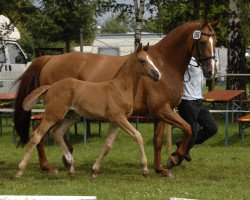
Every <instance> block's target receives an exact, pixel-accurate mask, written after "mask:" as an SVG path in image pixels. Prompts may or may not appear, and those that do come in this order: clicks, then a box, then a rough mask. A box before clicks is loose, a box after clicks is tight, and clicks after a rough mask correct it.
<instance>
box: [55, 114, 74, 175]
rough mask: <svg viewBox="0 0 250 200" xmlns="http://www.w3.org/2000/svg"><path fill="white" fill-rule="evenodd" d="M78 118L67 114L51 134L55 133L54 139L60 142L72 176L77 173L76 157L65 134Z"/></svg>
mask: <svg viewBox="0 0 250 200" xmlns="http://www.w3.org/2000/svg"><path fill="white" fill-rule="evenodd" d="M76 121H77V118H75V117H74V116H72V115H69V114H68V115H66V117H65V118H64V119H63V120H62V121H60V123H59V124H57V125H56V126H55V127H54V128H53V129H52V130H51V134H52V135H53V137H54V139H55V140H56V142H57V143H58V145H59V147H60V148H61V150H62V152H63V154H64V157H65V159H66V161H67V162H68V164H69V168H70V169H69V173H70V175H71V176H74V175H75V167H74V158H73V156H72V153H71V151H70V150H69V148H68V146H67V144H66V143H65V141H64V138H63V135H64V133H65V132H66V131H67V129H69V128H70V127H71V126H72V125H73V124H74V123H75V122H76Z"/></svg>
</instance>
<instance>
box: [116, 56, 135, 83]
mask: <svg viewBox="0 0 250 200" xmlns="http://www.w3.org/2000/svg"><path fill="white" fill-rule="evenodd" d="M134 54H135V52H133V53H131V54H129V57H128V58H127V59H126V60H125V62H124V63H123V65H122V66H121V67H120V68H119V69H118V71H117V72H116V74H115V75H114V77H113V78H112V79H115V78H116V77H117V76H118V74H119V72H120V71H121V70H122V69H123V67H124V66H125V65H126V64H127V62H128V61H129V60H130V57H131V56H133V55H134Z"/></svg>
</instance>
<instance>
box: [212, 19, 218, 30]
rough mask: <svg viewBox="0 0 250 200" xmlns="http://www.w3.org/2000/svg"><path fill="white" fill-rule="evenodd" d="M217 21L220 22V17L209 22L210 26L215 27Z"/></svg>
mask: <svg viewBox="0 0 250 200" xmlns="http://www.w3.org/2000/svg"><path fill="white" fill-rule="evenodd" d="M219 22H220V18H219V19H217V20H215V21H213V22H211V26H212V27H213V28H215V27H216V26H217V25H218V24H219Z"/></svg>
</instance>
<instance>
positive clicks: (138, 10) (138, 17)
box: [134, 0, 145, 49]
mask: <svg viewBox="0 0 250 200" xmlns="http://www.w3.org/2000/svg"><path fill="white" fill-rule="evenodd" d="M144 3H145V2H144V0H140V4H139V5H138V2H137V0H134V10H135V22H136V29H135V49H136V48H137V47H138V46H139V44H140V43H141V32H142V24H143V23H142V22H143V15H144Z"/></svg>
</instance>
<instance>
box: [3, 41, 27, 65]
mask: <svg viewBox="0 0 250 200" xmlns="http://www.w3.org/2000/svg"><path fill="white" fill-rule="evenodd" d="M7 47H8V52H9V56H10V63H11V64H25V63H26V59H25V56H24V54H23V52H22V51H21V49H20V48H19V46H17V45H16V44H13V43H8V44H7Z"/></svg>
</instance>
